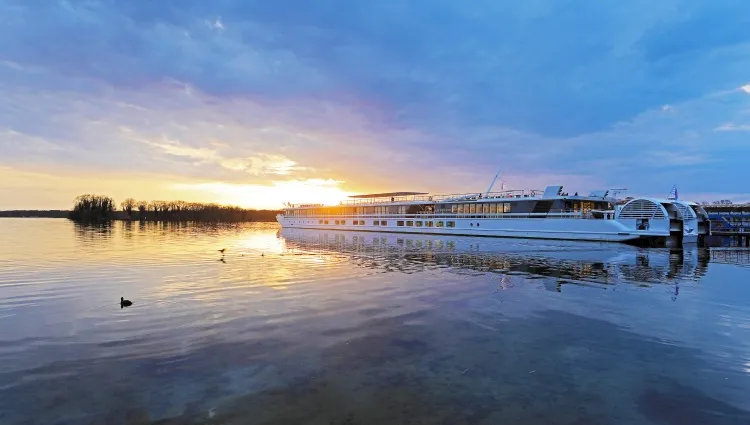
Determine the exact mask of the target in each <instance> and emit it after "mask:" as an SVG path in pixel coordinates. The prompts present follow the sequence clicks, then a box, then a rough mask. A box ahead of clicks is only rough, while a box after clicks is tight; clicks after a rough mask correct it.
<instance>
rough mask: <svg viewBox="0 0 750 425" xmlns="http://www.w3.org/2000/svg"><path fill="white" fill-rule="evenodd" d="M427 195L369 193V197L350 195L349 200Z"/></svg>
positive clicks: (424, 193)
mask: <svg viewBox="0 0 750 425" xmlns="http://www.w3.org/2000/svg"><path fill="white" fill-rule="evenodd" d="M412 195H427V193H426V192H388V193H371V194H369V195H351V196H349V197H350V198H359V199H363V198H394V197H396V196H412Z"/></svg>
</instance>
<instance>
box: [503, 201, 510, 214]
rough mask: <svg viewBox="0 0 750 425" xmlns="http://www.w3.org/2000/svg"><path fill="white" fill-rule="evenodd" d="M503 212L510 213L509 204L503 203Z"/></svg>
mask: <svg viewBox="0 0 750 425" xmlns="http://www.w3.org/2000/svg"><path fill="white" fill-rule="evenodd" d="M503 212H504V213H509V212H510V202H505V203H503Z"/></svg>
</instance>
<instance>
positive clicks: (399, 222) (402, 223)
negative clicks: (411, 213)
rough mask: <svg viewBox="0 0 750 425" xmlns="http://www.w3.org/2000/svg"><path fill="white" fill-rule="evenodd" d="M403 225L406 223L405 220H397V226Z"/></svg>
mask: <svg viewBox="0 0 750 425" xmlns="http://www.w3.org/2000/svg"><path fill="white" fill-rule="evenodd" d="M403 225H404V222H403V220H399V221H397V222H396V226H403Z"/></svg>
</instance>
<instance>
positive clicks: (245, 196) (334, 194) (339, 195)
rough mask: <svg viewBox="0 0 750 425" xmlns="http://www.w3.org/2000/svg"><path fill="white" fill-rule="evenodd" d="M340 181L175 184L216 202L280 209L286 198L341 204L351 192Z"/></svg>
mask: <svg viewBox="0 0 750 425" xmlns="http://www.w3.org/2000/svg"><path fill="white" fill-rule="evenodd" d="M340 184H341V182H340V181H336V180H330V179H329V180H323V179H307V180H287V181H274V182H273V183H272V184H270V185H259V184H232V183H197V184H176V185H175V188H176V189H179V190H183V191H193V192H196V193H200V194H201V197H208V198H212V199H215V200H216V202H219V203H222V204H228V205H237V206H240V207H245V208H267V209H279V208H282V207H283V206H284V205H285V204H286V203H287V202H291V203H293V204H299V203H315V204H332V205H335V204H338V203H339V202H340V201H342V200H344V199H346V198H347V197H348V196H349V195H352V193H351V192H346V191H344V190H342V189H341V188H340V187H339V185H340Z"/></svg>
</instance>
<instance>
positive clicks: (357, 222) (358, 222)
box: [318, 220, 478, 227]
mask: <svg viewBox="0 0 750 425" xmlns="http://www.w3.org/2000/svg"><path fill="white" fill-rule="evenodd" d="M328 221H329V220H320V221H319V222H318V224H328ZM332 221H333V220H332ZM333 222H334V224H346V220H335V221H333ZM352 225H354V226H364V225H365V220H352ZM372 225H373V226H387V225H388V220H374V221H373V222H372ZM477 225H478V224H477ZM396 226H409V227H433V226H434V227H456V222H455V221H413V220H397V221H396Z"/></svg>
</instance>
